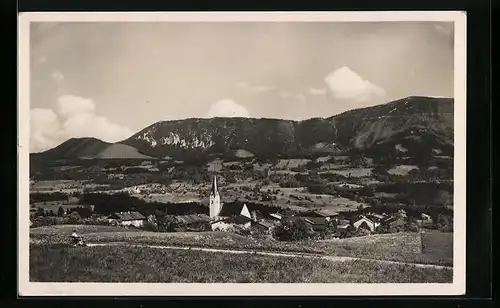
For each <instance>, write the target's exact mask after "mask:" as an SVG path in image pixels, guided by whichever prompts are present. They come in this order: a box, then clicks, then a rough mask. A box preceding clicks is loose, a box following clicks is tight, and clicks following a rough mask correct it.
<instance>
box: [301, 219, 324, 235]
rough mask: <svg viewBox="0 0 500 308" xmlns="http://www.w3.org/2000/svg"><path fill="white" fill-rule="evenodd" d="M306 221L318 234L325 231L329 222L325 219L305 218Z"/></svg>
mask: <svg viewBox="0 0 500 308" xmlns="http://www.w3.org/2000/svg"><path fill="white" fill-rule="evenodd" d="M304 220H305V222H306V223H308V224H309V225H311V227H312V229H313V231H316V232H321V231H325V230H326V228H327V226H328V221H327V220H326V219H325V218H324V217H304Z"/></svg>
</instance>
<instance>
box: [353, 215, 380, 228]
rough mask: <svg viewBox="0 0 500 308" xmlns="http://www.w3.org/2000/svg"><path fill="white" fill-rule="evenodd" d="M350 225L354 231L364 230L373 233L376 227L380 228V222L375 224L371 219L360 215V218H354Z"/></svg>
mask: <svg viewBox="0 0 500 308" xmlns="http://www.w3.org/2000/svg"><path fill="white" fill-rule="evenodd" d="M352 225H353V227H354V228H356V229H359V228H364V229H366V230H368V231H371V232H373V231H375V229H377V228H378V226H380V222H375V221H373V220H372V219H370V218H368V217H366V216H363V215H362V216H359V217H358V218H356V219H355V220H354V221H353V223H352Z"/></svg>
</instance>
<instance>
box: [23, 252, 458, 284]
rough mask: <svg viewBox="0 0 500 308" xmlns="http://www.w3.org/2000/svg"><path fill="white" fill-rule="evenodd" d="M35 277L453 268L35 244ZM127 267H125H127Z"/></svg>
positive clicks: (403, 276) (387, 277)
mask: <svg viewBox="0 0 500 308" xmlns="http://www.w3.org/2000/svg"><path fill="white" fill-rule="evenodd" d="M30 254H31V258H30V280H31V281H44V282H62V281H65V282H78V281H80V282H173V283H182V282H184V283H186V282H198V283H217V282H219V283H220V282H223V283H252V282H259V283H266V282H267V283H287V282H288V283H290V282H293V283H328V282H329V283H334V282H343V283H349V282H350V283H383V282H386V283H422V282H434V283H446V282H451V281H452V278H453V273H452V270H451V269H435V268H418V267H415V266H411V265H394V264H393V265H388V264H385V265H380V264H376V263H373V262H369V261H346V262H330V261H326V260H311V259H306V258H286V257H273V256H260V255H252V254H224V253H214V252H202V251H186V250H184V251H176V250H164V249H155V248H140V249H138V248H135V247H127V246H106V247H86V248H68V247H64V246H61V245H31V247H30ZM122 269H126V270H122Z"/></svg>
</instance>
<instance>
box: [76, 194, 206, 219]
mask: <svg viewBox="0 0 500 308" xmlns="http://www.w3.org/2000/svg"><path fill="white" fill-rule="evenodd" d="M83 203H85V204H92V205H94V206H95V208H94V211H95V212H98V213H101V214H103V215H109V214H111V213H114V212H125V211H131V210H136V211H139V212H141V213H142V214H144V215H150V214H153V213H155V212H156V211H157V210H160V211H163V212H166V213H168V214H175V215H187V214H194V213H205V214H208V207H206V206H204V205H202V204H200V203H196V202H190V203H161V202H147V201H145V200H142V199H140V198H137V197H133V196H130V195H129V194H127V193H116V194H106V193H88V194H84V196H83Z"/></svg>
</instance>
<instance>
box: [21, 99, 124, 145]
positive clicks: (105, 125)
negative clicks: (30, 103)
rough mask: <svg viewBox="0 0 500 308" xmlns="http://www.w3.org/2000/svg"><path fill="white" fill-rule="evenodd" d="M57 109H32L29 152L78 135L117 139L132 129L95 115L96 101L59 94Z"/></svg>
mask: <svg viewBox="0 0 500 308" xmlns="http://www.w3.org/2000/svg"><path fill="white" fill-rule="evenodd" d="M56 107H57V109H56V112H54V110H52V109H37V108H35V109H32V110H31V111H30V152H41V151H45V150H48V149H50V148H53V147H55V146H57V145H58V144H60V143H62V142H64V141H66V140H68V139H70V138H78V137H95V138H98V139H101V140H103V141H107V142H117V141H121V140H123V139H126V138H128V137H130V136H131V135H132V134H133V132H132V131H131V130H130V129H128V128H126V127H123V126H120V125H117V124H115V123H112V122H111V121H109V120H108V119H107V118H106V117H104V116H100V115H96V114H95V103H94V102H93V101H92V100H91V99H88V98H82V97H78V96H73V95H65V96H61V97H59V99H58V100H57V104H56Z"/></svg>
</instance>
